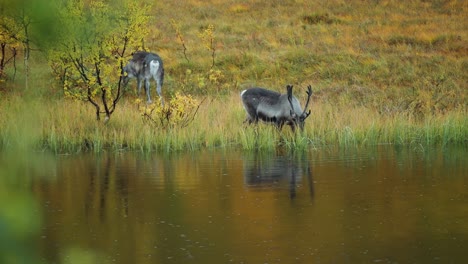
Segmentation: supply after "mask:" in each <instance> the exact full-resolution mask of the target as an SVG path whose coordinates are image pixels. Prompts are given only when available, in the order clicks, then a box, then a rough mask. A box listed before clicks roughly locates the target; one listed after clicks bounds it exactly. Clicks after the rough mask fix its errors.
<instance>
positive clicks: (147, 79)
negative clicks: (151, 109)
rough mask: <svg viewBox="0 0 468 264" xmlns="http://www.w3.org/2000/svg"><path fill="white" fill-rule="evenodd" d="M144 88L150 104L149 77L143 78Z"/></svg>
mask: <svg viewBox="0 0 468 264" xmlns="http://www.w3.org/2000/svg"><path fill="white" fill-rule="evenodd" d="M145 90H146V95H147V97H148V104H151V95H150V94H151V91H150V80H149V78H146V79H145Z"/></svg>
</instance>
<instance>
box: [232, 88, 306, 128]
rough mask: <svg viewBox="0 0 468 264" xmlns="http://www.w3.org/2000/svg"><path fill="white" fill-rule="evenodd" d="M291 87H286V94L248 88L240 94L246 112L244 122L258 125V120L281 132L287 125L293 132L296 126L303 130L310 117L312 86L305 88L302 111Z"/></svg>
mask: <svg viewBox="0 0 468 264" xmlns="http://www.w3.org/2000/svg"><path fill="white" fill-rule="evenodd" d="M292 89H293V86H292V85H287V86H286V90H287V93H286V94H280V93H278V92H275V91H271V90H267V89H264V88H259V87H255V88H250V89H247V90H244V91H242V92H241V99H242V103H243V104H244V109H245V111H246V112H247V119H246V120H245V122H248V123H249V124H252V123H255V124H256V123H258V120H259V119H260V120H262V121H265V122H270V123H275V124H276V126H277V127H278V129H280V130H281V128H282V127H283V125H284V124H287V125H289V126H290V127H291V129H292V130H293V131H295V128H296V126H299V128H300V129H301V131H302V130H304V121H305V120H306V118H307V117H308V116H309V115H310V110H309V111H308V112H307V107H308V106H309V102H310V97H311V96H312V86H310V85H309V86H307V92H306V93H307V102H306V104H305V107H304V111H302V108H301V105H300V103H299V100H297V98H296V97H295V96H294V95H293V94H292Z"/></svg>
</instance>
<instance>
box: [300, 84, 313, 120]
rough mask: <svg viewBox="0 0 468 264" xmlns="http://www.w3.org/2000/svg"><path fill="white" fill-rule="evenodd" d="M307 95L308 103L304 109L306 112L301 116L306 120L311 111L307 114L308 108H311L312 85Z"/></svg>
mask: <svg viewBox="0 0 468 264" xmlns="http://www.w3.org/2000/svg"><path fill="white" fill-rule="evenodd" d="M306 93H307V102H306V104H305V107H304V112H303V113H302V115H301V116H303V117H304V119H305V118H306V117H308V116H309V115H310V110H309V112H308V113H306V111H307V107H309V102H310V97H311V96H312V86H311V85H310V84H309V85H308V86H307V92H306Z"/></svg>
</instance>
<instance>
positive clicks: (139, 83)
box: [137, 77, 143, 96]
mask: <svg viewBox="0 0 468 264" xmlns="http://www.w3.org/2000/svg"><path fill="white" fill-rule="evenodd" d="M137 80H138V90H137V96H140V93H141V86H142V85H143V80H142V79H141V78H140V77H138V78H137Z"/></svg>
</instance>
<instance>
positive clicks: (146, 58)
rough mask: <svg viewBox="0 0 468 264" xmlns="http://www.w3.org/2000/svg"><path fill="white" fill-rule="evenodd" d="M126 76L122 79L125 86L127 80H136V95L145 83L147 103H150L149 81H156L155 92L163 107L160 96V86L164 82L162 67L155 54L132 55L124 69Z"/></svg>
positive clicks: (141, 52)
mask: <svg viewBox="0 0 468 264" xmlns="http://www.w3.org/2000/svg"><path fill="white" fill-rule="evenodd" d="M123 70H124V72H125V73H126V75H125V76H124V79H123V84H124V85H127V84H128V82H129V80H130V79H132V78H137V81H138V95H139V94H140V91H141V86H142V84H143V81H145V91H146V95H147V97H148V103H151V96H150V94H151V91H150V80H151V78H153V79H154V80H155V81H156V91H157V92H158V95H159V97H160V99H161V104H162V105H164V100H163V97H162V94H161V89H162V85H163V82H164V67H163V61H162V59H161V57H159V56H158V55H157V54H155V53H150V52H146V51H137V52H135V53H134V54H133V57H132V59H130V60H129V61H128V63H127V65H125V67H124V69H123Z"/></svg>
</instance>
